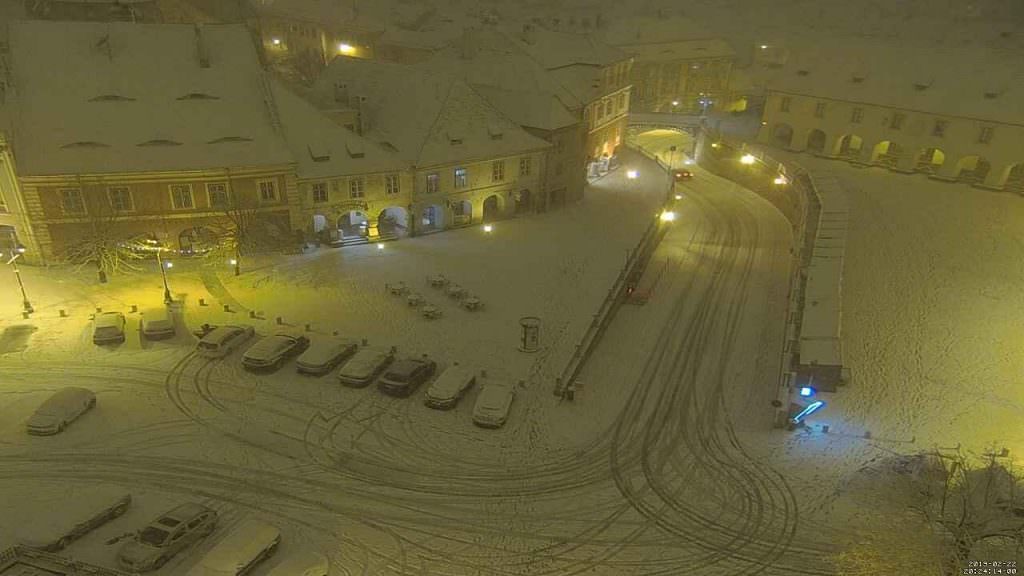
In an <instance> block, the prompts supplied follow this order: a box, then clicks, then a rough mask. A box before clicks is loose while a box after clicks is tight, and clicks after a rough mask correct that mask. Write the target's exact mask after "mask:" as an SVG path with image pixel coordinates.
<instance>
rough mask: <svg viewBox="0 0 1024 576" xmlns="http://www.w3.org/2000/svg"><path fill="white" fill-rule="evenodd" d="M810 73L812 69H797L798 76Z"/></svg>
mask: <svg viewBox="0 0 1024 576" xmlns="http://www.w3.org/2000/svg"><path fill="white" fill-rule="evenodd" d="M808 74H810V71H808V70H797V71H796V75H797V76H807V75H808Z"/></svg>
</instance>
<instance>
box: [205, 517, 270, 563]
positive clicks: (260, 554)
mask: <svg viewBox="0 0 1024 576" xmlns="http://www.w3.org/2000/svg"><path fill="white" fill-rule="evenodd" d="M280 542H281V532H280V531H279V530H278V529H277V528H275V527H274V526H271V525H270V524H267V523H266V522H260V521H259V520H254V519H252V518H246V519H245V520H242V521H241V522H239V523H238V524H237V525H235V526H233V527H232V528H231V531H230V532H228V535H227V536H225V537H224V538H222V539H221V540H220V541H219V542H217V544H216V545H214V547H213V548H211V549H210V551H209V552H207V553H206V555H205V556H203V559H202V560H200V561H199V563H198V564H196V565H195V566H193V567H192V569H191V570H189V571H188V574H187V576H241V575H242V574H245V573H246V572H248V571H249V570H251V569H252V568H253V566H255V565H257V564H259V563H260V562H262V561H263V560H265V559H266V558H267V557H269V556H270V555H271V554H273V553H274V552H275V551H276V550H277V545H278V544H279V543H280Z"/></svg>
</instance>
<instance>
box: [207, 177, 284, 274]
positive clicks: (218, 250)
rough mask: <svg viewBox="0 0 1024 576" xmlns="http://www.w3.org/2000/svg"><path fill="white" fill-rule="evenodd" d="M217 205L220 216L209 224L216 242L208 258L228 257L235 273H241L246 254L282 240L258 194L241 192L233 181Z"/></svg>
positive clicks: (248, 254)
mask: <svg viewBox="0 0 1024 576" xmlns="http://www.w3.org/2000/svg"><path fill="white" fill-rule="evenodd" d="M217 209H218V210H219V212H220V215H219V218H217V220H216V221H215V222H213V223H211V224H209V225H208V226H207V228H208V229H209V230H210V231H211V232H212V236H213V245H212V246H211V247H210V250H209V251H207V252H206V256H207V258H209V259H211V260H216V261H218V262H219V261H223V260H227V261H229V262H231V264H232V266H233V267H234V272H235V276H238V275H239V274H241V269H242V258H243V257H247V256H251V255H253V254H255V253H257V252H260V251H262V250H266V249H269V248H271V247H273V246H275V245H276V244H278V243H279V241H280V238H279V236H280V235H279V234H278V233H277V232H278V231H277V230H276V228H275V227H274V225H273V224H272V223H271V222H269V221H268V219H267V217H266V215H265V213H264V212H262V211H260V209H259V203H258V201H257V200H256V198H255V197H254V196H248V195H244V194H241V193H238V192H237V191H236V190H235V189H234V188H233V187H232V186H231V184H230V179H229V184H228V186H227V190H226V194H225V197H224V198H223V201H222V202H221V203H219V205H218V206H217Z"/></svg>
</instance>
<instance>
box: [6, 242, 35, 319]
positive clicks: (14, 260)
mask: <svg viewBox="0 0 1024 576" xmlns="http://www.w3.org/2000/svg"><path fill="white" fill-rule="evenodd" d="M14 251H15V252H16V254H14V255H13V256H11V259H10V260H8V261H7V263H8V264H10V265H11V266H12V267H13V268H14V277H15V278H17V279H18V288H21V306H22V309H24V311H25V314H31V313H33V312H35V309H34V308H32V303H31V302H29V301H28V294H26V293H25V283H24V282H22V280H21V270H19V269H18V258H19V257H20V256H21V255H22V254H24V253H25V247H24V246H21V245H19V246H18V247H17V248H15V249H14Z"/></svg>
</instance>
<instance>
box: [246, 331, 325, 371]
mask: <svg viewBox="0 0 1024 576" xmlns="http://www.w3.org/2000/svg"><path fill="white" fill-rule="evenodd" d="M308 347H309V338H306V337H305V336H302V335H295V334H288V333H286V332H278V333H277V334H274V335H271V336H266V337H264V338H261V339H260V340H259V341H258V342H256V343H255V344H253V345H252V346H250V347H249V349H248V350H246V351H245V354H242V365H243V366H245V367H246V368H248V369H250V370H261V369H272V370H276V369H277V368H280V367H281V364H283V363H284V361H285V359H287V358H290V357H292V356H296V355H298V354H301V353H302V351H303V350H305V349H306V348H308Z"/></svg>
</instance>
